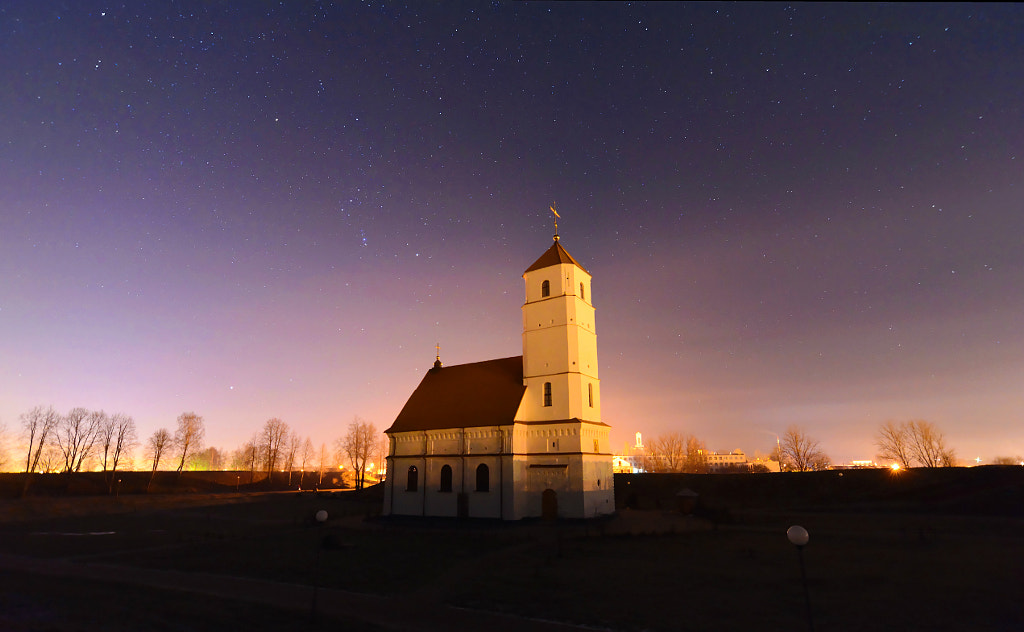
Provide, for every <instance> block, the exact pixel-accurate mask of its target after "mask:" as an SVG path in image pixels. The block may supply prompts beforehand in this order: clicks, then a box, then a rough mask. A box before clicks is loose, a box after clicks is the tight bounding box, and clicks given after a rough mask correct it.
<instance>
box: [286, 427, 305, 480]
mask: <svg viewBox="0 0 1024 632" xmlns="http://www.w3.org/2000/svg"><path fill="white" fill-rule="evenodd" d="M301 447H302V437H300V436H299V434H298V433H297V432H290V433H288V439H287V441H286V442H285V450H284V469H285V470H287V471H288V486H289V487H291V485H292V470H294V469H295V459H296V458H297V457H298V456H299V449H300V448H301Z"/></svg>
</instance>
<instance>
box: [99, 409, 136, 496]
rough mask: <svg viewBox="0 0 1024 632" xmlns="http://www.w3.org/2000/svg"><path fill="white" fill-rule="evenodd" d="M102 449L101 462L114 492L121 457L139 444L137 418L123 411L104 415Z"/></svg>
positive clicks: (110, 488)
mask: <svg viewBox="0 0 1024 632" xmlns="http://www.w3.org/2000/svg"><path fill="white" fill-rule="evenodd" d="M99 440H100V449H101V450H102V451H103V453H102V456H101V457H100V464H101V466H102V467H103V471H104V472H107V471H108V469H109V474H108V476H107V489H108V490H109V492H110V493H111V494H112V493H114V478H115V477H116V476H117V466H118V465H119V464H120V463H121V459H122V458H124V457H125V456H127V455H130V454H131V453H132V451H133V450H134V449H135V446H136V445H137V444H138V437H137V436H136V433H135V420H134V419H132V418H131V417H130V416H128V415H125V414H123V413H116V414H114V415H112V416H111V417H106V416H104V419H102V420H101V423H100V428H99Z"/></svg>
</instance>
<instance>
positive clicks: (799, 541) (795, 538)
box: [786, 525, 814, 632]
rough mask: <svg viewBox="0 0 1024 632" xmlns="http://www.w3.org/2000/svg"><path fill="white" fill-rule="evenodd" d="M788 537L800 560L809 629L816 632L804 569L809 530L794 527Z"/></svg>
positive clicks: (787, 532)
mask: <svg viewBox="0 0 1024 632" xmlns="http://www.w3.org/2000/svg"><path fill="white" fill-rule="evenodd" d="M786 537H787V538H789V541H790V542H791V543H792V544H793V546H795V547H796V556H797V559H799V560H800V580H801V581H802V582H803V585H804V603H806V605H807V629H808V630H810V631H811V632H814V617H813V616H812V615H811V593H810V591H809V590H808V589H807V571H806V570H805V569H804V546H806V545H807V542H808V541H809V540H810V539H811V536H810V534H809V533H807V529H804V528H803V527H801V526H800V525H793V526H792V527H790V528H789V529H786Z"/></svg>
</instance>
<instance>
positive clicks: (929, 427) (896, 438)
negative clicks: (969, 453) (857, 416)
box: [875, 419, 956, 467]
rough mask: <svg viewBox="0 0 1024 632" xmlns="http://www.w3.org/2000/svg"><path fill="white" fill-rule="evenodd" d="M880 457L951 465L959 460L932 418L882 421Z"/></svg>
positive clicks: (926, 464) (904, 463)
mask: <svg viewBox="0 0 1024 632" xmlns="http://www.w3.org/2000/svg"><path fill="white" fill-rule="evenodd" d="M875 445H877V446H878V450H879V453H878V458H879V459H882V460H888V461H893V462H895V463H897V464H898V465H899V466H900V467H914V466H915V465H916V466H920V467H950V466H952V465H953V463H954V461H955V460H956V456H955V454H954V452H953V450H952V448H950V447H948V446H947V445H946V440H945V437H944V436H943V435H942V433H941V432H940V431H939V429H938V428H936V427H935V424H932V423H931V422H928V421H923V420H920V419H918V420H915V421H904V422H894V421H887V422H885V423H884V424H882V426H881V428H879V430H878V435H877V436H876V438H875Z"/></svg>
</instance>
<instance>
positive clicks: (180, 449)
mask: <svg viewBox="0 0 1024 632" xmlns="http://www.w3.org/2000/svg"><path fill="white" fill-rule="evenodd" d="M19 419H20V422H21V430H22V437H23V440H24V446H25V451H24V461H23V463H24V471H25V473H26V474H30V475H31V474H34V473H36V472H42V473H57V472H63V473H67V474H71V473H74V472H80V471H82V470H92V469H99V470H100V471H102V472H104V473H105V474H106V475H107V476H106V480H107V483H108V486H109V488H110V491H111V493H113V486H114V481H115V478H116V476H115V473H116V472H117V471H118V470H119V469H121V470H124V469H126V468H133V467H134V466H136V465H138V466H140V467H137V468H135V469H142V468H143V467H145V468H147V469H148V470H149V471H150V480H149V484H150V485H152V482H153V479H154V477H155V475H156V472H157V471H158V470H159V469H160V467H161V465H165V464H167V463H170V464H171V466H172V467H173V468H174V469H175V471H176V472H177V473H178V474H179V475H180V474H181V472H182V471H183V470H184V469H186V468H189V467H191V468H196V469H207V470H221V469H231V470H236V471H247V472H249V478H250V482H253V481H255V480H256V474H257V473H260V474H265V475H266V476H265V477H266V479H267V480H268V482H273V480H274V476H275V473H276V472H281V471H283V472H284V474H283V475H287V477H288V479H287V484H288V485H289V486H290V485H292V479H293V476H294V473H295V470H296V469H298V470H299V480H298V481H297V484H298V486H299V487H300V488H301V486H302V485H303V484H304V483H305V480H304V479H305V475H306V473H307V472H309V473H311V474H312V473H313V472H315V473H316V475H317V476H316V480H315V483H314V484H315V485H317V486H319V485H321V484H322V483H323V476H324V473H325V471H326V470H328V469H331V468H333V464H334V463H347V464H348V465H349V466H350V467H351V468H352V472H353V475H354V479H355V480H354V484H355V486H356V487H357V488H362V487H363V485H364V484H365V482H366V476H367V468H368V466H370V464H371V463H374V464H375V465H374V466H375V467H377V468H378V469H380V467H381V464H382V463H383V462H384V459H385V457H386V455H387V445H386V439H385V438H384V435H382V434H381V433H378V432H377V429H376V427H375V426H374V425H373V424H372V423H369V422H367V421H365V420H363V419H361V418H359V417H355V418H354V419H353V421H352V422H351V423H350V424H349V425H348V428H347V430H346V433H345V434H344V435H343V436H341V437H339V438H338V439H336V440H335V441H334V442H333V446H332V448H329V447H328V444H326V443H322V444H320V446H319V449H318V448H316V447H315V446H314V444H313V441H312V439H310V438H309V437H308V436H302V435H301V434H300V433H299V432H297V431H295V430H293V429H292V428H291V427H289V425H288V424H287V423H285V422H284V421H283V420H282V419H280V418H278V417H273V418H271V419H268V420H267V421H266V422H264V424H263V426H262V427H261V428H260V430H259V431H257V432H256V433H254V434H253V436H252V437H251V438H250V439H249V440H247V441H245V442H244V443H243V444H242V445H241V446H240V447H239V448H237V449H236V450H234V451H233V452H231V453H230V454H229V453H227V452H226V451H224V450H221V449H217V448H214V447H205V445H204V439H205V435H206V423H205V420H204V419H203V417H202V416H200V415H198V414H196V413H194V412H185V413H182V414H181V415H179V416H178V418H177V423H176V427H175V428H174V430H173V431H172V430H171V429H169V428H160V429H158V430H156V431H155V432H154V433H153V434H152V435H150V436H149V437H148V438H146V439H145V440H144V441H140V440H139V437H138V433H137V429H136V425H135V420H134V418H132V417H131V416H130V415H126V414H123V413H116V414H113V415H108V414H107V413H106V412H104V411H102V410H100V411H91V410H88V409H85V408H81V407H78V408H73V409H71V410H70V411H68V412H67V413H66V414H61V413H58V412H57V411H56V410H55V409H54V408H53V407H52V406H49V407H47V406H37V407H35V408H33V409H32V410H30V411H29V412H27V413H24V414H22V415H21V416H20V418H19ZM5 431H6V428H4V427H2V426H0V439H3V438H4V437H5V434H6V432H5ZM2 443H3V442H2V441H0V453H2V454H0V466H3V465H4V464H5V463H4V460H5V459H6V458H7V452H6V450H3V449H2V448H3V445H2ZM140 447H141V448H142V455H143V459H144V460H143V461H141V462H138V463H136V462H135V459H134V456H135V452H136V450H137V449H138V448H140ZM143 463H144V464H145V465H143ZM30 481H31V476H28V477H26V479H25V491H26V492H27V490H28V486H29V483H30Z"/></svg>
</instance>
